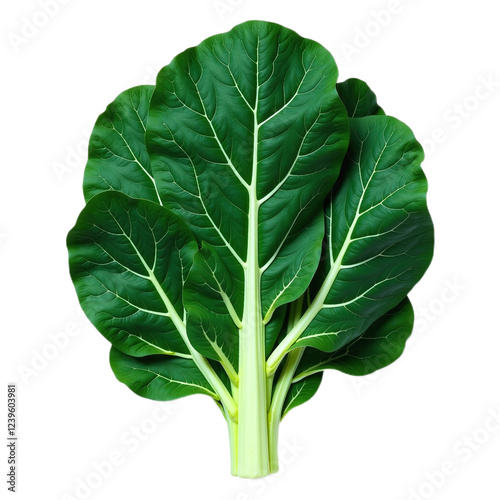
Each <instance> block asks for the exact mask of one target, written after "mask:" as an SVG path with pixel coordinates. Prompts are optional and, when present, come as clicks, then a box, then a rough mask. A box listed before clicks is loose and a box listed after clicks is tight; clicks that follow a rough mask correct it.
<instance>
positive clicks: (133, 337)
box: [68, 191, 198, 356]
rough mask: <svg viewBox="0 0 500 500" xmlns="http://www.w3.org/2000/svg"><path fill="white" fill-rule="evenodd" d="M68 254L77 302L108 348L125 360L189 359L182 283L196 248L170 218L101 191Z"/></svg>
mask: <svg viewBox="0 0 500 500" xmlns="http://www.w3.org/2000/svg"><path fill="white" fill-rule="evenodd" d="M68 249H69V258H70V271H71V277H72V279H73V282H74V284H75V288H76V291H77V294H78V297H79V299H80V304H81V306H82V308H83V310H84V311H85V313H86V314H87V316H88V317H89V319H90V320H91V321H92V323H93V324H94V325H95V326H96V328H97V329H98V330H99V331H100V332H101V333H102V334H103V335H104V336H105V337H106V338H107V339H108V340H109V341H110V342H111V343H112V344H113V345H114V346H116V347H117V348H119V349H120V350H121V351H123V352H125V353H127V354H130V355H132V356H145V355H148V354H158V353H163V354H164V353H179V354H189V350H188V349H187V347H186V344H185V342H184V340H183V339H182V337H181V334H180V333H179V325H180V324H182V322H183V320H184V316H185V312H184V308H183V305H182V286H183V283H184V281H185V279H186V275H187V273H188V271H189V268H190V265H191V263H192V259H193V255H194V253H195V252H196V251H197V250H198V246H197V244H196V241H195V239H194V237H193V235H192V234H191V232H190V231H189V229H188V228H187V227H186V225H185V224H184V223H183V222H182V221H181V220H180V219H179V218H178V217H177V216H176V215H174V214H172V213H170V212H168V211H167V210H166V209H165V208H163V207H161V206H160V205H157V204H155V203H153V202H150V201H147V200H137V199H132V198H129V197H127V196H126V195H124V194H122V193H117V192H112V191H110V192H104V193H101V194H98V195H96V196H94V197H93V198H92V199H91V200H90V201H89V202H88V203H87V205H86V207H85V208H84V209H83V211H82V213H81V214H80V216H79V218H78V221H77V222H76V225H75V227H74V228H73V229H72V230H71V231H70V233H69V235H68Z"/></svg>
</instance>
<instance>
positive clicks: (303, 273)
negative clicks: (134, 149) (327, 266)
mask: <svg viewBox="0 0 500 500" xmlns="http://www.w3.org/2000/svg"><path fill="white" fill-rule="evenodd" d="M336 80H337V67H336V65H335V62H334V61H333V58H332V57H331V55H330V54H329V53H328V52H327V51H326V50H325V49H324V48H323V47H322V46H321V45H319V44H317V43H316V42H313V41H311V40H307V39H303V38H301V37H300V36H298V35H297V34H296V33H294V32H293V31H290V30H287V29H285V28H283V27H281V26H278V25H274V24H271V23H262V22H251V23H245V24H244V25H241V26H237V27H236V28H234V29H233V30H231V31H230V32H228V33H225V34H222V35H217V36H215V37H211V38H209V39H207V40H205V41H204V42H203V43H201V44H200V45H198V46H197V47H194V48H192V49H188V50H187V51H185V52H183V53H182V54H180V55H179V56H177V57H176V58H175V59H174V60H173V61H172V63H171V64H169V65H168V66H167V67H165V68H164V69H163V70H162V71H161V72H160V73H159V75H158V79H157V83H156V88H155V91H154V93H153V96H152V99H151V106H150V111H149V118H148V125H147V132H146V144H147V147H148V151H149V153H150V157H151V164H152V170H153V173H154V177H155V179H156V180H157V186H158V189H159V192H160V195H161V198H162V201H163V203H164V205H165V206H167V207H168V208H169V209H171V210H173V211H174V212H175V213H177V214H179V215H180V216H181V217H182V218H183V219H184V220H185V221H187V222H188V224H189V225H190V227H191V228H192V230H193V232H194V233H195V235H196V236H197V238H198V239H199V240H200V241H205V242H207V243H208V244H209V245H211V247H210V248H211V253H212V254H213V253H214V252H216V253H217V254H218V255H219V259H220V260H222V261H223V262H224V265H225V267H226V268H227V272H228V273H229V274H231V276H232V280H231V284H230V290H224V289H221V290H219V292H220V294H219V295H220V297H219V300H220V302H221V303H223V304H226V305H227V306H228V311H227V312H226V314H225V318H226V319H224V325H225V327H224V335H225V336H226V337H225V338H226V340H227V337H228V336H233V338H234V341H233V342H232V343H231V344H232V349H233V351H234V352H233V353H232V354H231V353H229V352H226V353H225V354H226V355H227V357H228V358H230V359H231V360H232V362H233V363H235V362H236V361H237V352H238V339H239V332H238V330H239V326H238V325H239V324H246V323H247V322H248V320H250V321H251V322H252V323H253V325H255V323H256V322H260V321H262V319H264V318H265V322H267V321H268V320H269V319H270V318H271V316H272V313H273V312H274V310H275V309H276V308H278V307H279V306H280V305H282V304H285V303H287V302H290V301H291V300H294V299H296V298H297V297H299V296H300V295H301V294H302V293H303V292H304V291H305V289H306V288H307V286H308V285H309V283H310V280H311V278H312V276H313V275H314V272H315V270H316V267H317V263H318V260H319V257H320V252H321V242H322V237H323V223H322V220H321V217H320V213H319V207H320V206H321V205H322V203H323V200H324V197H325V196H326V194H327V193H328V191H329V190H330V188H331V186H332V184H333V182H334V181H335V179H336V177H337V175H338V172H339V167H340V164H341V160H342V158H343V156H344V154H345V150H346V147H347V140H348V129H347V127H346V118H345V117H346V114H345V108H344V106H343V105H342V103H341V101H340V99H339V97H338V95H337V92H336V90H335V84H336ZM208 260H209V261H214V260H215V257H213V256H211V257H208ZM204 267H205V268H207V269H208V267H210V264H206V263H203V261H202V259H198V260H197V261H195V263H194V266H193V269H192V272H191V274H190V276H191V277H192V280H188V284H187V293H188V294H190V293H192V294H200V293H202V294H204V295H210V294H212V293H217V290H218V289H219V287H218V286H217V287H215V292H214V286H213V283H212V284H211V283H207V282H206V280H205V283H202V282H200V279H199V276H200V275H202V274H206V272H205V271H204ZM224 272H226V271H224ZM220 281H221V280H219V282H220ZM219 284H220V283H219ZM190 290H191V292H190ZM229 297H231V299H229V300H228V298H229ZM244 297H245V298H246V299H247V301H248V300H251V301H252V306H251V307H252V309H255V306H254V303H255V302H258V304H257V310H256V311H255V312H254V311H250V310H249V309H250V305H249V306H247V310H246V314H247V315H251V316H253V318H250V316H248V318H244V314H245V312H244V311H243V310H242V307H241V305H242V304H243V298H244ZM233 298H234V300H233ZM186 307H187V308H188V310H190V311H192V312H193V314H192V315H190V317H189V318H190V319H189V321H190V323H189V325H188V334H189V335H190V338H191V340H192V342H193V345H194V346H195V347H196V348H198V349H200V351H202V352H203V353H204V354H205V355H207V356H214V357H215V359H218V357H217V356H216V353H215V352H214V350H213V349H212V348H208V347H209V345H211V344H213V343H214V342H217V340H216V339H217V338H218V337H220V334H221V333H220V323H219V320H220V319H221V316H220V314H215V315H214V314H210V313H209V312H208V313H207V314H202V311H201V309H200V307H199V305H198V304H194V305H192V301H191V300H187V301H186ZM233 312H234V313H233ZM200 315H201V316H200ZM259 316H260V318H259ZM228 318H232V319H233V321H232V325H231V324H229V323H227V322H226V320H227V319H228ZM226 323H227V324H226ZM234 368H235V369H237V366H234Z"/></svg>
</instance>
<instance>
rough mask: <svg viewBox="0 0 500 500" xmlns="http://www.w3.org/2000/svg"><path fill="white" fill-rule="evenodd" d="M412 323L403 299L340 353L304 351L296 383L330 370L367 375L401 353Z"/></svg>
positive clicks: (410, 310) (393, 359)
mask: <svg viewBox="0 0 500 500" xmlns="http://www.w3.org/2000/svg"><path fill="white" fill-rule="evenodd" d="M413 320H414V315H413V308H412V307H411V303H410V301H409V300H408V298H405V299H404V300H403V301H402V302H401V303H400V304H398V305H397V306H396V307H395V308H394V309H392V310H391V311H389V312H388V313H386V314H384V315H383V316H382V317H381V318H379V319H378V320H377V321H375V322H374V323H373V324H372V325H371V326H370V327H369V328H368V329H367V330H366V331H365V332H364V333H363V334H362V335H360V336H359V337H357V338H356V339H354V340H353V341H352V342H350V343H349V344H347V345H345V346H343V347H342V348H340V349H339V350H337V351H334V352H323V351H318V350H317V349H313V348H307V349H306V350H305V352H304V355H303V357H302V359H301V361H300V363H299V366H298V367H297V370H296V372H295V380H296V383H298V382H297V381H302V380H307V378H309V376H310V375H312V374H315V373H318V372H322V371H323V370H325V369H329V368H334V369H336V370H339V371H342V372H344V373H348V374H349V375H369V374H370V373H373V372H374V371H376V370H379V369H381V368H384V367H386V366H388V365H390V364H391V363H393V362H394V361H395V360H396V359H398V358H399V356H401V354H402V353H403V350H404V347H405V343H406V341H407V339H408V337H409V336H410V334H411V331H412V328H413ZM305 377H307V378H305ZM294 385H295V384H294ZM292 387H293V386H292Z"/></svg>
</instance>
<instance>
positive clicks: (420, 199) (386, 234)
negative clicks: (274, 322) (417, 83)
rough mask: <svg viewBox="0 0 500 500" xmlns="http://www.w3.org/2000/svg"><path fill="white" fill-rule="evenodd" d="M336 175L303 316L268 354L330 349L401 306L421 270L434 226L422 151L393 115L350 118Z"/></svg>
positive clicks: (427, 258)
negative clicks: (346, 142)
mask: <svg viewBox="0 0 500 500" xmlns="http://www.w3.org/2000/svg"><path fill="white" fill-rule="evenodd" d="M350 125H351V139H350V144H349V151H348V153H347V155H346V158H345V160H344V164H343V167H342V175H341V177H340V178H339V180H338V182H337V183H336V185H335V187H334V189H333V190H332V192H331V193H330V195H329V197H328V198H327V203H326V206H325V215H326V245H324V252H323V258H322V259H321V262H320V266H319V268H318V273H317V275H316V277H315V282H314V286H313V290H314V291H315V292H316V293H315V294H314V293H313V296H314V297H315V298H314V300H313V301H312V303H311V305H310V307H309V308H308V310H307V311H306V312H305V313H304V316H303V317H302V318H301V321H300V322H299V323H298V324H297V325H296V327H295V328H294V329H293V331H291V332H290V333H289V334H288V335H287V338H285V339H284V340H283V341H282V343H281V344H280V346H278V348H277V349H276V351H275V352H274V353H273V354H272V355H271V357H270V361H269V363H270V366H271V368H273V367H274V366H275V365H276V360H278V359H280V358H281V356H282V353H283V352H285V351H286V350H287V349H291V348H296V347H304V346H311V347H315V348H317V349H320V350H322V351H327V352H333V351H336V350H338V349H339V348H341V347H342V346H344V345H346V344H348V343H349V342H351V341H353V340H354V339H356V338H357V337H359V336H360V335H361V334H362V333H363V332H364V331H365V330H366V329H367V328H368V327H369V326H370V325H371V324H372V323H373V322H374V321H375V320H376V319H378V318H380V317H381V316H382V315H383V314H385V313H386V312H388V311H389V310H391V309H392V308H394V307H395V306H396V305H397V304H399V303H400V302H401V301H402V300H403V299H404V298H405V296H406V295H407V294H408V292H409V291H410V290H411V289H412V288H413V286H414V285H415V283H416V282H417V281H418V280H419V279H420V278H421V277H422V275H423V273H424V272H425V270H426V269H427V267H428V265H429V263H430V261H431V258H432V252H433V227H432V221H431V219H430V216H429V212H428V210H427V205H426V192H427V181H426V179H425V176H424V174H423V172H422V169H421V167H420V164H421V162H422V160H423V151H422V147H421V146H420V144H419V143H418V142H417V141H416V140H415V137H414V135H413V133H412V132H411V131H410V129H409V128H408V127H407V126H406V125H404V124H403V123H401V122H400V121H398V120H397V119H395V118H392V117H387V116H367V117H363V118H352V119H350Z"/></svg>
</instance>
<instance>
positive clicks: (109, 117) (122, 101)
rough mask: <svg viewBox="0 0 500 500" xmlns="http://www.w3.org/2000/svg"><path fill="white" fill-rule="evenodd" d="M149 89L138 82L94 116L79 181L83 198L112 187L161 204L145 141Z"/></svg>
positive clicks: (148, 86) (151, 89) (151, 87)
mask: <svg viewBox="0 0 500 500" xmlns="http://www.w3.org/2000/svg"><path fill="white" fill-rule="evenodd" d="M153 89H154V87H153V86H152V85H142V86H139V87H134V88H132V89H129V90H126V91H125V92H122V93H121V94H120V95H119V96H118V97H117V98H116V99H115V100H114V101H113V102H112V103H111V104H110V105H109V106H108V107H107V108H106V111H105V112H104V113H103V114H101V115H100V116H99V118H98V119H97V122H96V124H95V126H94V130H93V131H92V134H91V136H90V143H89V159H88V162H87V165H86V167H85V176H84V180H83V193H84V195H85V200H86V201H88V200H89V199H90V198H92V196H94V195H96V194H98V193H101V192H103V191H110V190H112V191H121V192H123V193H125V194H128V195H129V196H132V197H134V198H144V199H146V200H151V201H155V202H156V203H161V201H160V198H159V194H158V191H157V189H156V182H155V180H154V178H153V173H152V171H151V164H150V161H149V155H148V153H147V151H146V144H145V133H146V124H147V121H148V112H149V101H150V99H151V95H152V93H153Z"/></svg>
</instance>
